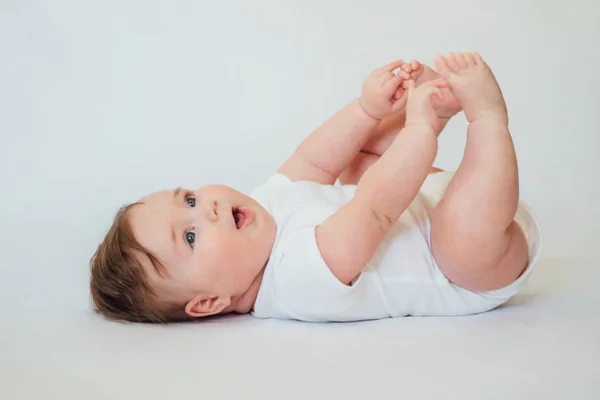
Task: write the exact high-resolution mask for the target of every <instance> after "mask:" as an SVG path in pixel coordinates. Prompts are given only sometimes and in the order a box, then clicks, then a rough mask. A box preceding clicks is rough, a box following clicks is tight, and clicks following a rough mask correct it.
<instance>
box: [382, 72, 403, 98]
mask: <svg viewBox="0 0 600 400" xmlns="http://www.w3.org/2000/svg"><path fill="white" fill-rule="evenodd" d="M403 81H404V78H403V77H402V76H400V75H396V76H394V77H393V78H392V79H390V80H388V81H387V82H386V83H384V84H383V93H384V94H385V96H387V97H392V95H393V94H394V93H395V92H396V90H397V89H398V88H399V87H400V85H401V84H402V82H403Z"/></svg>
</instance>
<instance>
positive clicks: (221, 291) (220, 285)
mask: <svg viewBox="0 0 600 400" xmlns="http://www.w3.org/2000/svg"><path fill="white" fill-rule="evenodd" d="M141 202H142V203H143V204H141V205H139V206H136V207H134V208H132V209H131V211H130V212H131V216H130V217H131V220H130V221H131V225H132V229H133V234H134V235H135V237H136V238H137V240H138V241H139V242H140V244H142V245H143V246H145V247H146V248H147V249H148V250H150V252H151V253H153V254H154V255H155V256H156V257H157V258H158V259H159V261H161V263H162V264H163V265H164V267H165V269H166V270H167V272H168V276H165V277H159V276H158V274H157V273H156V272H155V271H154V269H153V268H152V266H151V264H150V260H149V259H148V258H147V257H145V259H140V261H141V262H142V266H143V267H144V269H145V271H146V273H147V275H148V279H149V282H150V285H151V286H152V287H154V288H156V289H157V292H158V293H159V295H160V294H161V293H162V292H163V290H164V289H167V290H168V292H170V293H171V295H177V296H178V297H184V298H183V299H180V300H182V301H188V300H189V299H190V298H192V297H193V296H196V295H198V294H206V295H210V296H228V297H235V296H239V295H241V294H243V293H244V292H245V291H246V290H248V288H249V287H250V285H251V284H252V282H253V280H254V279H255V278H256V277H257V275H258V274H259V273H260V272H261V270H262V268H263V267H264V265H265V264H266V262H267V260H268V258H269V254H270V251H271V248H272V246H273V242H274V240H275V233H276V226H275V221H274V220H273V218H272V217H271V215H270V214H269V213H268V212H267V211H266V210H265V209H264V208H263V207H262V206H260V205H259V204H258V203H257V202H256V201H255V200H254V199H252V198H250V197H248V196H246V195H244V194H242V193H240V192H238V191H236V190H234V189H232V188H229V187H226V186H216V185H215V186H204V187H201V188H199V189H197V190H194V191H187V190H184V189H175V190H165V191H161V192H156V193H153V194H151V195H149V196H147V197H146V198H144V199H142V200H141ZM157 285H158V287H157Z"/></svg>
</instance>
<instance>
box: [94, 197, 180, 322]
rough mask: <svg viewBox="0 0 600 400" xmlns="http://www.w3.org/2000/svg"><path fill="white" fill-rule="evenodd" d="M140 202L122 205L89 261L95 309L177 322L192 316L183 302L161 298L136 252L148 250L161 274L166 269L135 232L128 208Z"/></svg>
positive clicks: (112, 314) (127, 318) (133, 319)
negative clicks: (138, 238)
mask: <svg viewBox="0 0 600 400" xmlns="http://www.w3.org/2000/svg"><path fill="white" fill-rule="evenodd" d="M140 204H143V203H140V202H137V203H133V204H129V205H125V206H123V207H121V209H119V211H118V212H117V215H116V216H115V218H114V221H113V224H112V226H111V227H110V229H109V230H108V232H107V234H106V236H105V237H104V240H103V241H102V243H100V245H99V246H98V249H97V250H96V252H95V253H94V256H93V257H92V259H91V261H90V267H91V277H90V291H91V294H92V301H93V303H94V306H95V308H96V311H97V312H99V313H100V314H102V315H104V316H105V317H108V318H110V319H114V320H123V321H130V322H154V323H161V322H174V321H182V320H189V319H190V317H188V316H187V314H186V313H185V310H184V306H185V305H184V304H173V303H168V302H166V301H164V300H163V301H161V300H159V298H158V296H157V294H156V291H155V290H154V289H153V288H152V287H151V286H150V284H149V282H148V277H147V275H146V272H145V270H144V269H143V267H142V264H141V263H140V261H139V259H138V258H137V257H136V252H137V253H141V254H145V255H146V256H148V258H149V259H150V261H151V263H152V266H153V267H154V269H155V271H156V272H157V273H158V275H159V276H161V277H164V276H165V275H167V272H166V270H165V268H164V266H163V265H162V264H161V263H160V261H159V260H158V259H157V257H156V256H154V255H153V254H152V252H150V251H149V250H148V249H147V248H145V247H144V246H143V245H142V244H140V242H138V240H137V239H136V238H135V236H134V235H133V230H132V228H131V223H130V218H129V217H128V216H129V211H130V210H131V208H133V207H135V206H138V205H140Z"/></svg>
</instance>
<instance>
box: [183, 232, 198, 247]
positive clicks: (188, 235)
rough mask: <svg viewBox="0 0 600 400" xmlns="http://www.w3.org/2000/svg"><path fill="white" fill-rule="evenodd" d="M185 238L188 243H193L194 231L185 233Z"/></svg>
mask: <svg viewBox="0 0 600 400" xmlns="http://www.w3.org/2000/svg"><path fill="white" fill-rule="evenodd" d="M185 240H186V241H187V242H188V244H190V245H193V244H194V241H195V240H196V233H195V232H188V233H186V234H185Z"/></svg>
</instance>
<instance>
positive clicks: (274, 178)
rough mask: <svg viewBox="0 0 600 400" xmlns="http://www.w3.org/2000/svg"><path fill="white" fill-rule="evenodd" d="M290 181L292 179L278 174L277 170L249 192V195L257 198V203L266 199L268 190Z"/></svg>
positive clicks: (270, 190)
mask: <svg viewBox="0 0 600 400" xmlns="http://www.w3.org/2000/svg"><path fill="white" fill-rule="evenodd" d="M290 183H292V180H291V179H290V178H288V177H287V176H285V175H283V174H280V173H279V172H277V173H274V174H273V175H271V176H270V177H269V179H267V180H266V182H264V183H263V184H262V185H260V186H258V187H256V188H255V189H254V190H253V191H252V192H250V197H252V198H253V199H255V200H257V201H258V202H259V203H263V202H264V201H265V200H267V199H268V197H269V193H270V192H272V191H273V190H276V189H277V188H279V187H281V186H285V185H288V184H290Z"/></svg>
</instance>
